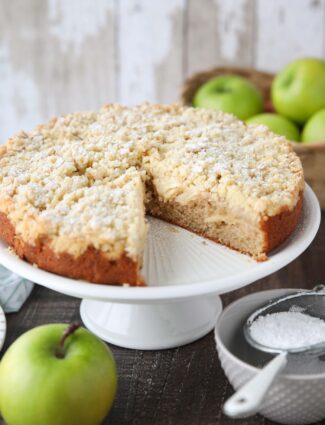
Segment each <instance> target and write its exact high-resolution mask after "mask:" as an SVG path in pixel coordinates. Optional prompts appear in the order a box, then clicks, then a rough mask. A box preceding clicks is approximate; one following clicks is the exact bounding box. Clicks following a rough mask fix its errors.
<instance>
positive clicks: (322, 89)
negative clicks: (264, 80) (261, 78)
mask: <svg viewBox="0 0 325 425" xmlns="http://www.w3.org/2000/svg"><path fill="white" fill-rule="evenodd" d="M271 91H272V102H273V105H274V107H275V110H276V111H277V112H278V113H279V114H281V115H284V116H286V117H287V118H289V119H292V120H293V121H296V122H297V123H300V124H302V123H304V122H306V121H307V120H308V119H309V118H310V117H311V116H312V115H313V114H314V113H315V112H317V111H319V110H320V109H322V108H325V61H323V60H321V59H313V58H306V59H299V60H296V61H294V62H292V63H290V64H289V65H287V66H286V67H285V68H284V69H283V70H282V71H281V72H280V73H279V74H278V75H277V76H276V77H275V79H274V80H273V83H272V90H271Z"/></svg>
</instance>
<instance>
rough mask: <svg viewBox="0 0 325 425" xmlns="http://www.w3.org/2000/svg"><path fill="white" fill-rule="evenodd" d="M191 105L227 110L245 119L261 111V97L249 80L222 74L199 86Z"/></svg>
mask: <svg viewBox="0 0 325 425" xmlns="http://www.w3.org/2000/svg"><path fill="white" fill-rule="evenodd" d="M193 106H199V107H201V108H208V109H216V110H218V111H223V112H229V113H232V114H234V115H236V116H237V117H238V118H240V119H242V120H246V119H247V118H249V117H252V116H253V115H256V114H259V113H260V112H262V111H263V99H262V95H261V93H260V92H259V91H258V89H257V88H256V87H255V86H254V85H253V84H252V83H251V82H250V81H248V80H246V79H245V78H242V77H239V76H237V75H223V76H221V77H216V78H213V79H211V80H209V81H207V82H206V83H205V84H203V85H202V86H201V87H200V88H199V90H198V91H197V92H196V94H195V96H194V99H193Z"/></svg>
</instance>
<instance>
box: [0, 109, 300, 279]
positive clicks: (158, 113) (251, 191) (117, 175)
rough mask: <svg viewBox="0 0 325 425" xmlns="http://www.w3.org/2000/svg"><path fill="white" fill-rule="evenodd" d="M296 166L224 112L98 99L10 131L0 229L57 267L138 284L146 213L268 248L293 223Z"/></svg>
mask: <svg viewBox="0 0 325 425" xmlns="http://www.w3.org/2000/svg"><path fill="white" fill-rule="evenodd" d="M303 187H304V178H303V171H302V167H301V163H300V161H299V158H298V157H297V155H296V154H295V153H294V152H293V150H292V148H291V146H290V144H289V142H287V141H286V140H285V139H284V138H282V137H279V136H276V135H274V134H273V133H271V132H269V131H268V130H267V129H266V128H265V127H262V126H247V125H246V124H244V123H242V122H241V121H239V120H237V119H235V118H234V117H232V116H231V115H227V114H223V113H218V112H215V111H208V110H204V109H194V108H184V107H181V106H179V105H151V104H143V105H140V106H137V107H133V108H128V107H123V106H120V105H115V104H112V105H107V106H105V107H104V108H102V109H101V110H100V111H99V112H98V113H91V112H89V113H87V112H85V113H75V114H70V115H68V116H65V117H62V118H57V119H53V120H51V121H50V122H49V123H47V124H44V125H41V126H38V127H37V128H36V129H35V130H34V131H32V132H31V133H29V134H27V133H24V132H22V133H19V134H18V135H17V136H15V137H14V138H12V139H10V140H9V141H8V142H7V144H6V145H4V146H3V147H2V148H1V153H0V236H1V238H2V239H4V240H5V241H6V242H7V243H8V244H9V245H10V246H11V247H12V248H13V250H14V251H15V252H16V253H17V254H18V255H19V256H20V257H21V258H24V259H25V260H27V261H29V262H31V263H34V264H36V265H37V266H39V267H40V268H43V269H45V270H48V271H50V272H53V273H57V274H61V275H64V276H68V277H72V278H77V279H84V280H87V281H89V282H97V283H104V284H123V283H127V284H130V285H140V284H142V281H141V277H140V268H141V264H142V255H143V250H144V244H145V240H146V234H147V225H146V222H145V210H146V211H147V213H149V214H151V215H153V216H156V217H159V218H161V219H163V220H166V221H169V222H171V223H174V224H177V225H180V226H183V227H185V228H187V229H188V230H191V231H193V232H196V233H198V234H201V235H202V236H205V237H208V238H210V239H212V240H214V241H216V242H220V243H222V244H224V245H227V246H229V247H231V248H233V249H236V250H238V251H240V252H243V253H246V254H249V255H251V256H253V257H254V258H256V259H258V260H264V259H266V255H267V253H268V252H270V250H272V249H273V248H275V247H276V246H278V245H279V244H280V243H281V242H282V241H283V240H285V239H286V237H287V236H288V235H289V234H291V233H292V231H293V230H294V228H295V226H296V224H297V222H298V219H299V215H300V211H301V207H302V199H303Z"/></svg>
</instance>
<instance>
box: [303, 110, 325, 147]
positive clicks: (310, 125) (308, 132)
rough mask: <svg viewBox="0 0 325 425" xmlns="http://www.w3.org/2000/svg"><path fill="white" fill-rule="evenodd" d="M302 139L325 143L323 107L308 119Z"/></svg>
mask: <svg viewBox="0 0 325 425" xmlns="http://www.w3.org/2000/svg"><path fill="white" fill-rule="evenodd" d="M301 140H302V142H303V143H313V142H324V143H325V109H321V110H320V111H318V112H317V113H316V114H315V115H313V116H312V117H311V118H310V119H309V120H308V121H307V123H306V125H305V127H304V129H303V131H302V136H301Z"/></svg>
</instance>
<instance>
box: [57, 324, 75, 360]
mask: <svg viewBox="0 0 325 425" xmlns="http://www.w3.org/2000/svg"><path fill="white" fill-rule="evenodd" d="M80 326H81V325H80V323H71V324H70V325H69V326H68V327H67V328H66V329H65V331H64V332H63V335H62V337H61V339H60V342H59V345H58V347H57V350H56V353H55V355H56V357H58V358H59V359H63V358H64V355H65V352H64V343H65V340H66V339H67V338H68V337H69V336H70V335H72V334H73V333H74V332H75V331H76V330H77V329H78V328H80Z"/></svg>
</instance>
